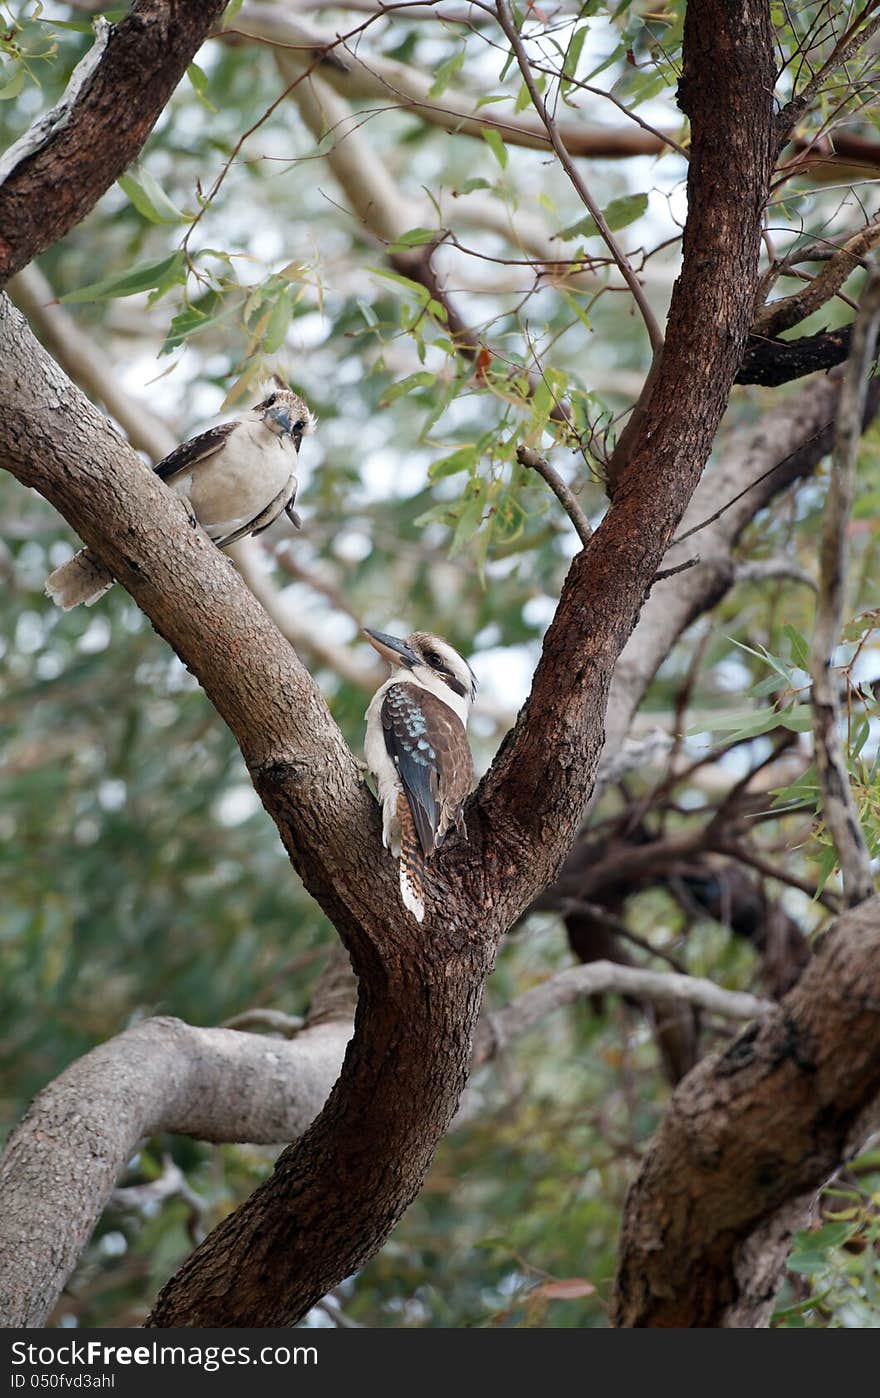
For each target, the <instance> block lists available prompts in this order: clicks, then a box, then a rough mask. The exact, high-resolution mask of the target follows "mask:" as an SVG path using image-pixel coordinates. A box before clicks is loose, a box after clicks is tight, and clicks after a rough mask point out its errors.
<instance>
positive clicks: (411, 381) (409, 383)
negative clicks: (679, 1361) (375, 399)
mask: <svg viewBox="0 0 880 1398" xmlns="http://www.w3.org/2000/svg"><path fill="white" fill-rule="evenodd" d="M436 377H437V376H436V374H429V373H428V371H427V369H422V370H420V371H419V372H418V373H417V374H408V375H407V377H406V378H405V379H401V380H400V382H399V383H393V384H392V385H391V387H390V388H389V389H386V391H385V393H384V394H383V395H382V407H383V408H384V407H386V406H387V404H389V403H393V402H394V401H395V399H397V398H402V397H403V396H404V394H405V393H411V392H412V390H413V389H414V388H430V387H431V385H432V384H433V382H434V380H435V378H436Z"/></svg>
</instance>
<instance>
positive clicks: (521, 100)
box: [513, 83, 532, 115]
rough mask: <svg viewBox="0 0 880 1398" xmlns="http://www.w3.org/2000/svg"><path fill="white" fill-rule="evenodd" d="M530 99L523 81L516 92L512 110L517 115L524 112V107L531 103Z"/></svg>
mask: <svg viewBox="0 0 880 1398" xmlns="http://www.w3.org/2000/svg"><path fill="white" fill-rule="evenodd" d="M531 101H532V98H531V94H530V93H529V89H528V88H527V87H526V85H525V83H520V89H519V92H518V93H517V97H516V101H515V102H514V104H513V110H514V112H516V114H517V115H519V113H520V112H524V111H525V109H526V107H528V106H529V105H530V104H531Z"/></svg>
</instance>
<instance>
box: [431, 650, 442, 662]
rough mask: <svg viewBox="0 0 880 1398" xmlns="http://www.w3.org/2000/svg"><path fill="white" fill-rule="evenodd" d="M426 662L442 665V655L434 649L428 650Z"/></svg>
mask: <svg viewBox="0 0 880 1398" xmlns="http://www.w3.org/2000/svg"><path fill="white" fill-rule="evenodd" d="M428 664H429V665H442V664H443V657H442V655H438V654H437V652H436V651H435V650H430V651H428Z"/></svg>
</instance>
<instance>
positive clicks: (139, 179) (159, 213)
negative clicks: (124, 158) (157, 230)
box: [117, 170, 192, 223]
mask: <svg viewBox="0 0 880 1398" xmlns="http://www.w3.org/2000/svg"><path fill="white" fill-rule="evenodd" d="M117 184H118V185H119V188H120V189H121V190H122V192H123V194H125V195H127V196H128V199H129V200H130V202H131V203H132V204H133V205H134V207H135V208H136V209H137V211H138V213H139V214H141V215H142V216H143V217H144V218H145V219H147V221H148V222H149V223H189V222H191V221H192V220H191V219H190V217H189V215H188V214H184V213H181V211H180V209H178V208H177V206H176V205H175V204H172V202H171V200H170V199H169V198H168V195H167V194H166V193H165V191H164V189H163V188H162V186H161V185H160V184H159V182H158V181H157V180H156V179H154V177H153V176H152V175H151V174H150V172H149V170H139V171H138V173H137V174H134V173H133V172H132V171H131V170H127V171H126V173H125V174H124V175H120V176H119V179H118V180H117Z"/></svg>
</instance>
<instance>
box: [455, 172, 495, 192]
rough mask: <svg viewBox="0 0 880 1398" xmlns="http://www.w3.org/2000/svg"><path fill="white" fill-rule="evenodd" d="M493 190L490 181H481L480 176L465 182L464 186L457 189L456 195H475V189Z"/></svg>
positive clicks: (461, 185)
mask: <svg viewBox="0 0 880 1398" xmlns="http://www.w3.org/2000/svg"><path fill="white" fill-rule="evenodd" d="M491 188H492V186H491V185H490V183H489V181H488V180H484V179H481V178H480V176H479V175H477V176H476V177H475V178H474V179H470V180H465V181H464V183H463V184H460V185H459V186H458V188H457V189H456V191H455V193H456V194H473V192H474V190H475V189H491Z"/></svg>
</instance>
